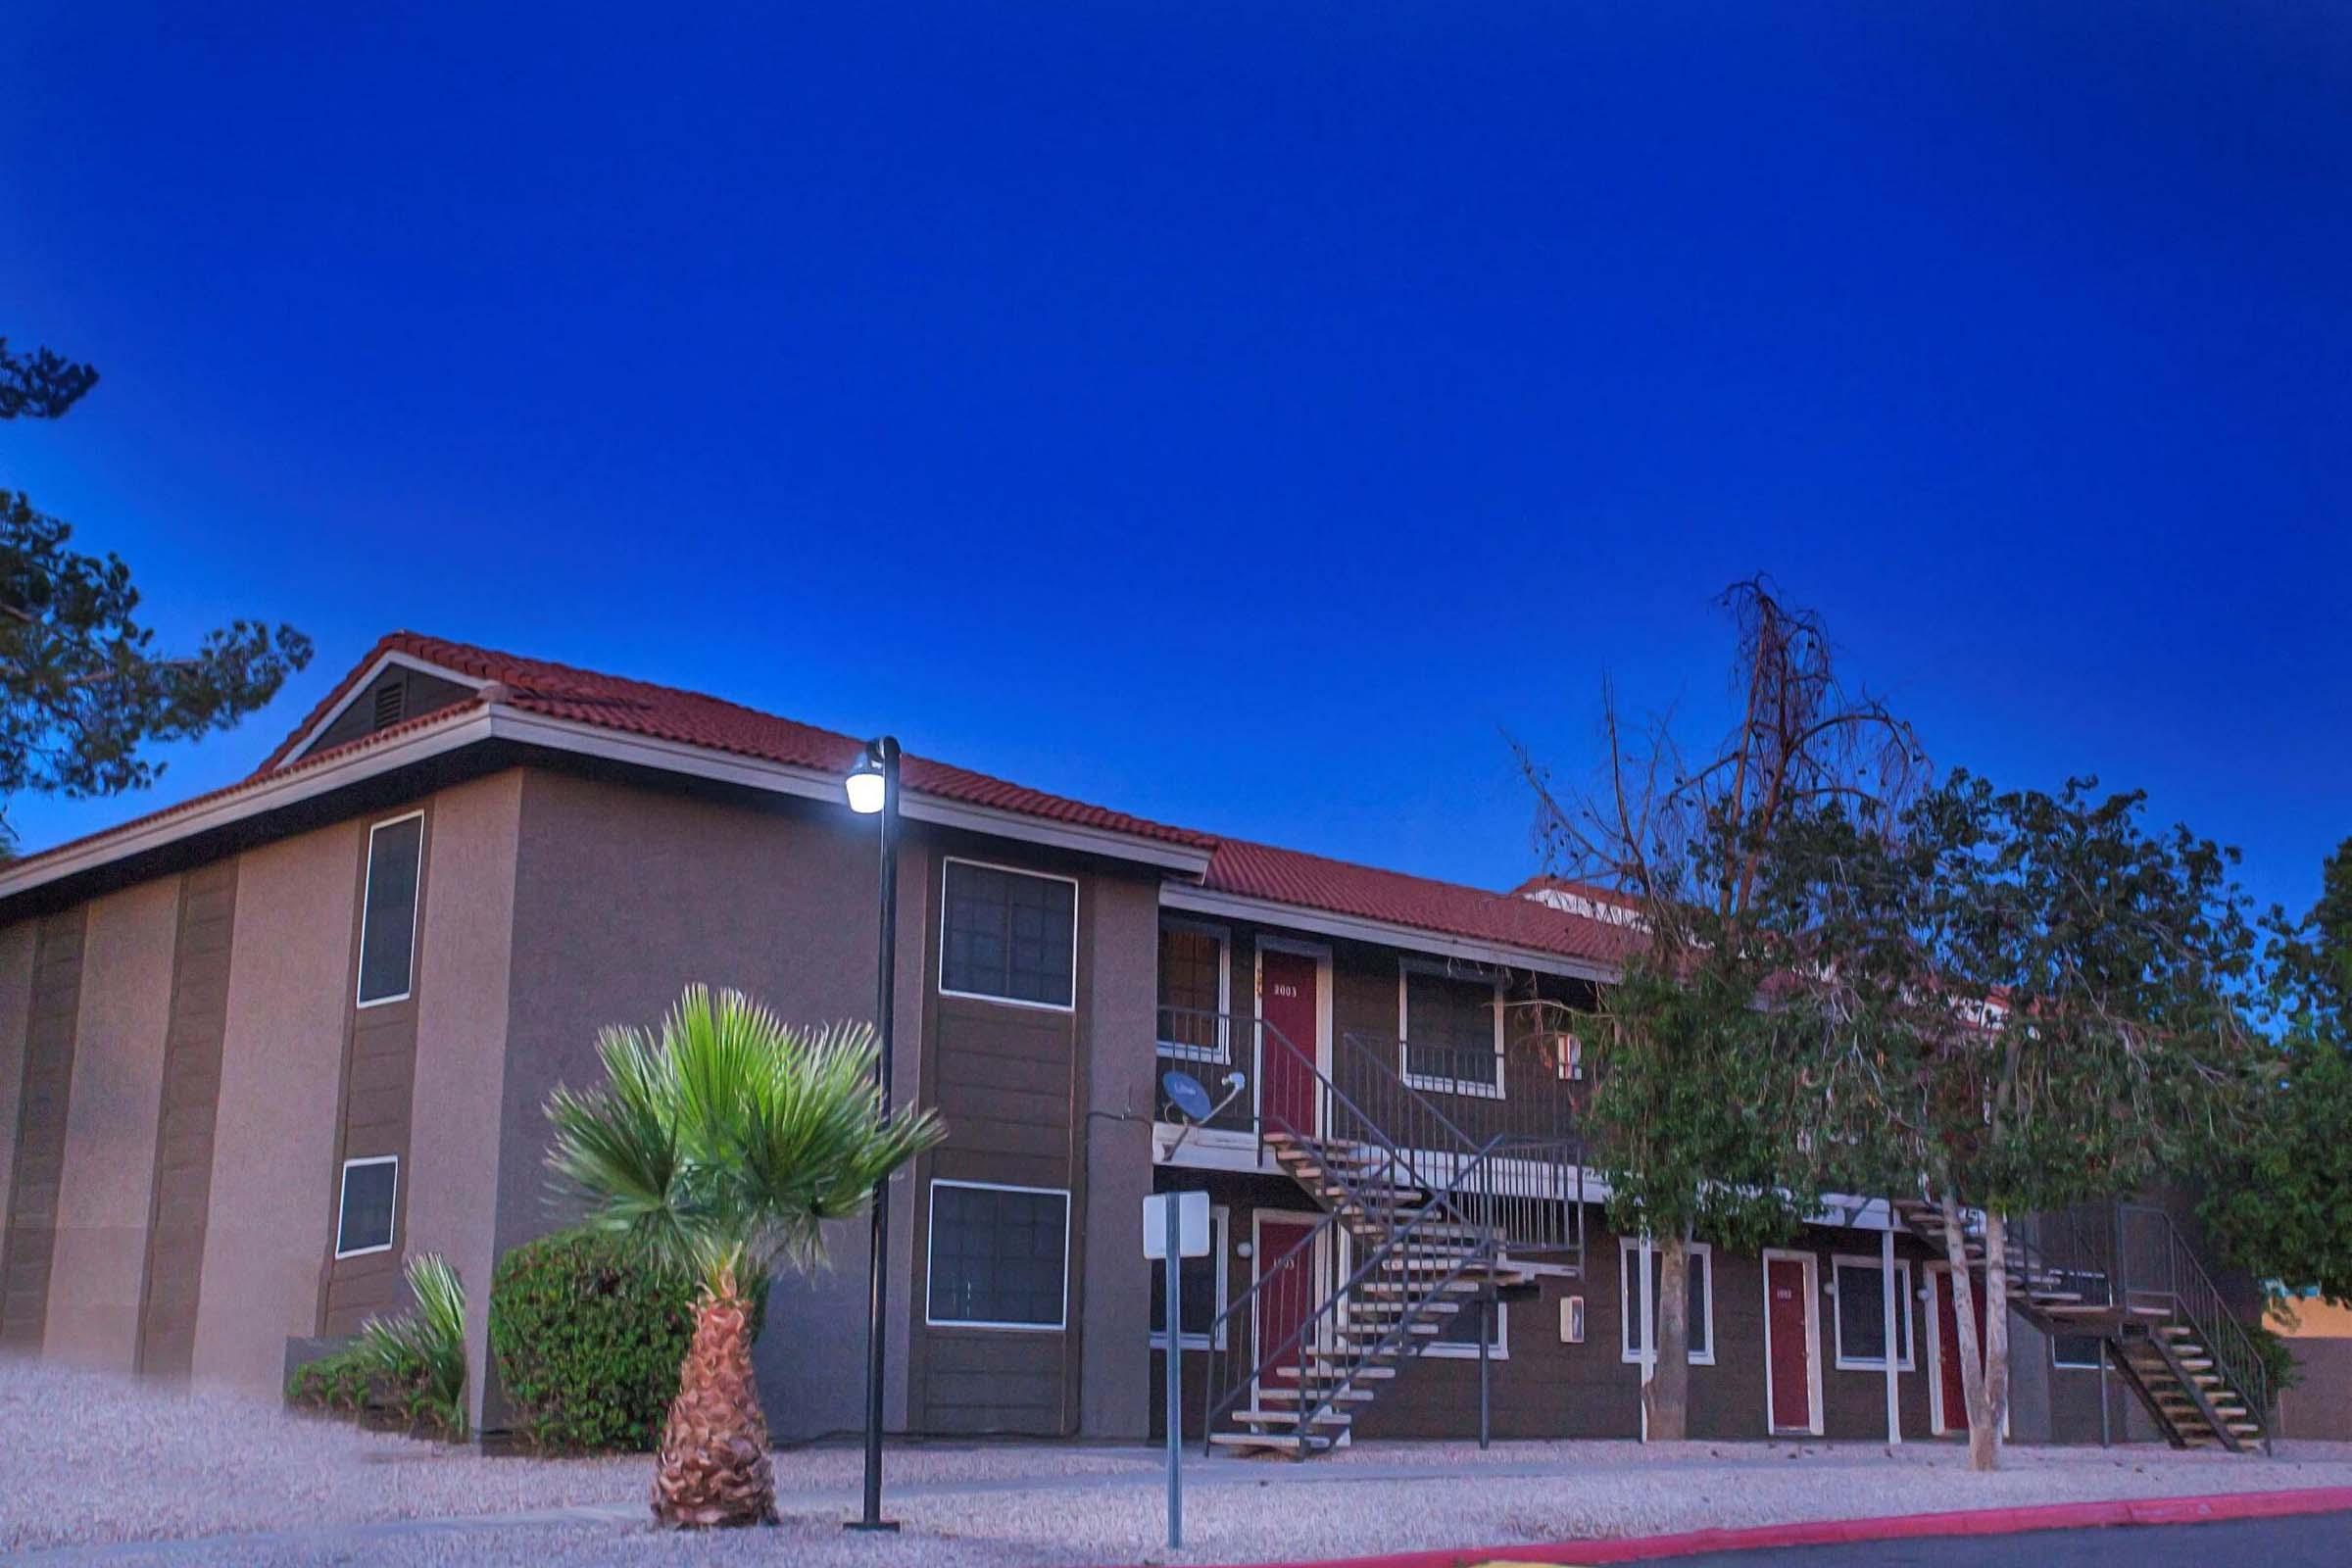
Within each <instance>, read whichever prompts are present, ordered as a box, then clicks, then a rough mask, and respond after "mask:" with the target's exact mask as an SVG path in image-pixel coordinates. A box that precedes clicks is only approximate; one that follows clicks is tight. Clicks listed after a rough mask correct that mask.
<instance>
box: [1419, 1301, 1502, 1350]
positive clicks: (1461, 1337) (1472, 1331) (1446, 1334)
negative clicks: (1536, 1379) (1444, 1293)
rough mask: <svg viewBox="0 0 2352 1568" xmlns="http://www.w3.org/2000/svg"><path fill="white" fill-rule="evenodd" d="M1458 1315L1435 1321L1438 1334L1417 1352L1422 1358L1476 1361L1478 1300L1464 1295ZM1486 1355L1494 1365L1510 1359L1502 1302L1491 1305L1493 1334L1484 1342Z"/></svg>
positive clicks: (1453, 1313) (1447, 1314)
mask: <svg viewBox="0 0 2352 1568" xmlns="http://www.w3.org/2000/svg"><path fill="white" fill-rule="evenodd" d="M1459 1299H1460V1302H1461V1306H1460V1309H1459V1310H1458V1311H1454V1312H1449V1313H1446V1314H1445V1315H1443V1316H1441V1317H1440V1318H1439V1319H1438V1332H1437V1333H1436V1334H1435V1335H1432V1336H1431V1337H1430V1340H1429V1343H1428V1344H1427V1345H1424V1346H1423V1347H1422V1348H1421V1353H1422V1354H1423V1355H1435V1356H1456V1357H1460V1358H1462V1359H1465V1360H1472V1361H1475V1360H1477V1359H1478V1326H1479V1323H1480V1321H1481V1319H1480V1302H1479V1299H1478V1297H1477V1296H1476V1295H1475V1294H1473V1293H1470V1292H1464V1293H1462V1294H1461V1296H1460V1298H1459ZM1487 1354H1488V1356H1489V1357H1490V1358H1492V1359H1494V1360H1496V1361H1507V1360H1509V1359H1510V1358H1511V1309H1510V1306H1509V1305H1508V1304H1507V1303H1505V1302H1502V1301H1496V1302H1495V1332H1494V1334H1493V1335H1492V1336H1490V1337H1489V1338H1488V1340H1487Z"/></svg>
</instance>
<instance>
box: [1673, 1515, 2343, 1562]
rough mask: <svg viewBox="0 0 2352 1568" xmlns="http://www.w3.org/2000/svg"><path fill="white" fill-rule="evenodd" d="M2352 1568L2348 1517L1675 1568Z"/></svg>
mask: <svg viewBox="0 0 2352 1568" xmlns="http://www.w3.org/2000/svg"><path fill="white" fill-rule="evenodd" d="M2241 1563H2245V1564H2253V1565H2257V1568H2352V1513H2320V1514H2304V1515H2302V1516H2300V1517H2298V1518H2292V1519H2247V1520H2232V1521H2229V1522H2226V1523H2221V1524H2206V1525H2131V1526H2124V1527H2119V1528H2115V1529H2106V1530H2036V1531H2033V1532H2030V1533H2028V1534H2025V1535H2017V1536H1975V1537H1962V1538H1954V1537H1945V1538H1942V1539H1938V1540H1930V1541H1873V1542H1863V1543H1859V1544H1853V1545H1843V1546H1784V1547H1773V1548H1768V1549H1766V1550H1763V1551H1720V1552H1708V1553H1706V1554H1705V1555H1704V1556H1698V1557H1677V1558H1675V1559H1674V1564H1675V1568H2237V1565H2238V1564H2241Z"/></svg>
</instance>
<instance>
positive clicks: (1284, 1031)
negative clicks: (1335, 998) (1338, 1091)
mask: <svg viewBox="0 0 2352 1568" xmlns="http://www.w3.org/2000/svg"><path fill="white" fill-rule="evenodd" d="M1322 984H1323V967H1322V963H1321V961H1320V959H1319V958H1318V957H1317V956H1316V955H1314V954H1311V953H1304V952H1299V951H1297V950H1294V949H1291V948H1277V947H1272V946H1261V947H1259V949H1258V950H1257V1015H1258V1017H1259V1018H1261V1019H1263V1020H1264V1021H1265V1024H1266V1027H1265V1029H1263V1030H1262V1031H1260V1033H1261V1036H1262V1038H1261V1039H1260V1040H1259V1041H1258V1047H1257V1063H1258V1065H1257V1095H1258V1099H1257V1113H1258V1117H1259V1119H1260V1121H1261V1122H1262V1124H1263V1126H1264V1128H1265V1130H1266V1131H1267V1132H1269V1133H1279V1132H1293V1133H1298V1134H1300V1135H1303V1136H1305V1137H1309V1138H1312V1137H1314V1136H1315V1135H1316V1134H1317V1133H1319V1132H1321V1131H1322V1129H1321V1128H1320V1127H1319V1126H1318V1125H1317V1124H1316V1099H1317V1096H1316V1093H1315V1089H1316V1084H1315V1069H1316V1065H1317V1063H1318V1058H1319V1056H1320V1054H1321V1053H1322V1049H1323V1042H1322V1034H1323V994H1322ZM1278 1037H1279V1038H1278Z"/></svg>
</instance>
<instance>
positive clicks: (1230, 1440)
mask: <svg viewBox="0 0 2352 1568" xmlns="http://www.w3.org/2000/svg"><path fill="white" fill-rule="evenodd" d="M1208 1441H1209V1442H1211V1443H1214V1444H1217V1445H1219V1446H1223V1447H1228V1448H1279V1449H1281V1450H1282V1451H1283V1452H1285V1453H1297V1452H1298V1451H1299V1439H1298V1438H1297V1437H1295V1436H1286V1435H1282V1434H1277V1433H1272V1432H1214V1433H1211V1434H1210V1435H1209V1439H1208ZM1338 1441H1339V1440H1338V1439H1336V1438H1326V1437H1321V1436H1318V1435H1317V1434H1314V1433H1311V1432H1310V1433H1308V1434H1307V1437H1306V1450H1307V1452H1309V1453H1321V1452H1323V1451H1324V1450H1325V1449H1326V1448H1329V1447H1331V1446H1333V1445H1334V1444H1335V1443H1337V1442H1338Z"/></svg>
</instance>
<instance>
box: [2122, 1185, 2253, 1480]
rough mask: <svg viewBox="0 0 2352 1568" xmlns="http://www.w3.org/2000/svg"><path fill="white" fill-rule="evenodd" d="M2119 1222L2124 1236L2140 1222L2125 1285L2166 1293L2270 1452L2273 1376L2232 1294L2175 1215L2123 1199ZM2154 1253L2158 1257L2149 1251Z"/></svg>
mask: <svg viewBox="0 0 2352 1568" xmlns="http://www.w3.org/2000/svg"><path fill="white" fill-rule="evenodd" d="M2116 1215H2117V1219H2116V1226H2117V1233H2118V1235H2119V1237H2120V1236H2122V1235H2123V1233H2124V1227H2125V1226H2127V1225H2135V1226H2136V1227H2137V1234H2135V1235H2134V1236H2133V1237H2132V1242H2133V1244H2134V1245H2133V1246H2132V1247H2131V1267H2132V1270H2133V1273H2132V1275H2131V1278H2130V1279H2128V1281H2127V1283H2126V1295H2127V1298H2129V1297H2130V1296H2131V1295H2135V1294H2136V1295H2155V1296H2161V1297H2162V1298H2164V1299H2166V1300H2168V1301H2169V1302H2170V1304H2171V1306H2172V1309H2173V1312H2174V1315H2175V1316H2177V1317H2179V1318H2180V1319H2181V1320H2182V1321H2183V1322H2185V1323H2186V1324H2187V1325H2188V1326H2189V1327H2190V1328H2192V1329H2194V1330H2195V1331H2196V1334H2197V1338H2198V1339H2199V1340H2201V1341H2202V1342H2204V1346H2205V1348H2206V1350H2207V1352H2208V1353H2210V1354H2211V1355H2212V1357H2213V1359H2214V1363H2215V1365H2216V1366H2218V1367H2219V1368H2220V1369H2221V1373H2222V1376H2223V1377H2224V1379H2226V1380H2227V1381H2228V1382H2229V1386H2230V1388H2231V1391H2232V1392H2234V1393H2235V1394H2237V1395H2238V1397H2241V1398H2243V1399H2244V1400H2245V1402H2246V1406H2247V1409H2248V1410H2249V1411H2250V1412H2251V1414H2252V1415H2253V1418H2254V1420H2255V1421H2256V1422H2257V1423H2258V1424H2259V1425H2260V1426H2261V1428H2262V1451H2263V1452H2265V1453H2269V1452H2271V1451H2272V1450H2271V1429H2272V1427H2273V1426H2274V1425H2276V1424H2277V1423H2276V1422H2274V1421H2273V1419H2272V1411H2271V1374H2270V1367H2269V1365H2268V1363H2266V1362H2265V1361H2264V1360H2263V1358H2262V1354H2261V1352H2260V1351H2259V1350H2257V1349H2256V1348H2254V1337H2253V1336H2252V1335H2250V1334H2248V1333H2247V1332H2246V1326H2245V1325H2244V1324H2243V1323H2241V1322H2239V1321H2238V1318H2237V1314H2236V1313H2234V1312H2232V1311H2230V1310H2229V1299H2228V1298H2226V1297H2225V1296H2223V1295H2222V1292H2221V1288H2220V1287H2219V1286H2217V1285H2215V1284H2214V1283H2213V1276H2211V1275H2210V1274H2207V1273H2206V1272H2205V1265H2204V1264H2203V1263H2202V1262H2200V1261H2198V1258H2197V1254H2196V1250H2195V1249H2193V1248H2191V1247H2190V1246H2189V1245H2188V1241H2187V1239H2186V1238H2185V1237H2183V1236H2182V1235H2181V1234H2180V1226H2179V1225H2177V1224H2175V1223H2174V1221H2173V1216H2172V1215H2171V1214H2169V1213H2167V1212H2166V1211H2165V1210H2163V1209H2161V1208H2157V1207H2154V1206H2153V1205H2151V1204H2147V1203H2121V1204H2118V1205H2117V1206H2116ZM2149 1254H2153V1255H2149ZM2215 1436H2216V1437H2219V1438H2222V1439H2223V1440H2224V1442H2225V1443H2228V1442H2229V1434H2227V1433H2224V1432H2221V1431H2219V1430H2217V1431H2216V1433H2215Z"/></svg>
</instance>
